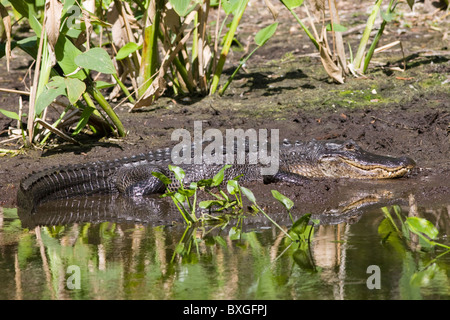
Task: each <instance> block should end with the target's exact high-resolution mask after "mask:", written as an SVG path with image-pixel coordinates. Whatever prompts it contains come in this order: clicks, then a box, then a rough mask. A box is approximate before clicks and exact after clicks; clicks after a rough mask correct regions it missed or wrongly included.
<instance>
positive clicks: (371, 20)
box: [353, 0, 383, 70]
mask: <svg viewBox="0 0 450 320" xmlns="http://www.w3.org/2000/svg"><path fill="white" fill-rule="evenodd" d="M381 2H383V0H377V2H376V3H375V5H374V7H373V9H372V13H371V14H370V16H369V19H367V24H366V28H365V29H364V33H363V35H362V38H361V42H360V43H359V47H358V51H357V52H356V56H355V60H354V63H353V66H354V68H355V69H356V70H357V69H359V68H360V67H361V62H362V59H363V57H364V51H365V49H366V45H367V42H368V41H369V37H370V32H371V31H372V29H373V25H374V23H375V19H376V18H377V15H378V11H380V6H381Z"/></svg>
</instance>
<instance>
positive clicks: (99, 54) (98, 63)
mask: <svg viewBox="0 0 450 320" xmlns="http://www.w3.org/2000/svg"><path fill="white" fill-rule="evenodd" d="M75 63H76V64H77V65H78V66H79V67H81V68H85V69H89V70H95V71H98V72H101V73H106V74H114V73H116V68H114V64H113V62H112V60H111V58H110V57H109V55H108V52H106V50H104V49H102V48H92V49H91V50H89V51H86V52H84V53H82V54H80V55H78V56H77V57H76V58H75Z"/></svg>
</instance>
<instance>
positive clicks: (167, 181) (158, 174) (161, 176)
mask: <svg viewBox="0 0 450 320" xmlns="http://www.w3.org/2000/svg"><path fill="white" fill-rule="evenodd" d="M152 175H153V176H154V177H156V178H158V179H159V180H161V181H162V183H164V184H165V185H166V186H167V185H169V184H171V183H172V180H170V179H169V178H168V177H167V176H166V175H165V174H163V173H161V172H158V171H154V172H152Z"/></svg>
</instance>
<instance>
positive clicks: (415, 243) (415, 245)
mask: <svg viewBox="0 0 450 320" xmlns="http://www.w3.org/2000/svg"><path fill="white" fill-rule="evenodd" d="M381 210H382V212H383V214H384V216H385V219H384V220H383V221H381V223H380V225H379V226H378V233H379V235H380V236H381V238H382V240H381V242H382V243H383V244H387V243H389V244H390V245H392V246H393V247H394V248H395V249H396V250H397V251H399V252H402V253H404V251H405V250H404V247H406V248H408V249H409V250H411V251H413V252H421V251H425V252H432V251H434V250H435V249H436V248H440V249H443V250H444V251H443V252H442V253H439V254H438V255H437V256H435V257H434V258H433V259H431V260H429V261H427V262H426V263H425V265H424V266H422V267H421V268H420V270H418V271H416V272H414V273H413V274H412V275H411V278H410V283H411V284H412V285H415V286H421V285H424V284H426V283H427V282H428V281H429V279H431V278H433V276H434V274H435V273H436V272H437V270H438V266H437V264H436V262H437V261H438V260H439V259H440V258H442V257H443V256H444V255H446V254H448V253H450V246H447V245H445V244H442V243H439V242H436V241H435V239H436V238H437V236H438V234H439V231H438V230H437V229H436V227H435V226H434V225H433V224H432V223H431V222H430V221H428V220H427V219H424V218H421V217H418V216H410V217H403V215H402V211H401V208H400V207H399V206H396V205H394V206H392V210H393V211H394V214H395V216H393V215H392V214H391V210H390V209H389V208H387V207H383V208H382V209H381Z"/></svg>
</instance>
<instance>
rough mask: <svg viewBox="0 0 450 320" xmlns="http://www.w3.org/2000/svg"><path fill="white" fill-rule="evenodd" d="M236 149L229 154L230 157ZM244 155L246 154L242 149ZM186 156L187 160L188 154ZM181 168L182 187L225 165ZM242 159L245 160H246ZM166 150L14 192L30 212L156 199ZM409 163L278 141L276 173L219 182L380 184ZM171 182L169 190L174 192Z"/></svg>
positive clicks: (247, 171) (28, 182)
mask: <svg viewBox="0 0 450 320" xmlns="http://www.w3.org/2000/svg"><path fill="white" fill-rule="evenodd" d="M236 150H237V149H235V152H236ZM247 151H248V149H247ZM194 152H195V151H194V149H193V150H192V155H193V154H194ZM223 153H224V155H223V157H224V161H223V163H221V164H205V163H202V164H188V165H186V164H182V165H179V166H180V167H182V168H183V169H184V171H185V172H186V176H185V179H184V183H185V184H189V183H191V182H193V181H198V180H201V179H207V178H212V177H213V176H214V175H215V174H216V173H217V172H218V171H219V170H220V169H221V168H222V167H223V166H224V164H225V151H224V152H223ZM246 155H247V156H248V154H246ZM169 164H172V161H171V149H169V148H166V149H164V150H157V151H152V152H149V153H147V154H141V155H137V156H133V157H130V158H123V159H120V160H112V161H103V162H95V163H88V164H81V165H79V164H78V165H68V166H59V167H53V168H50V169H46V170H43V171H40V172H37V173H33V174H31V175H30V176H28V177H27V178H25V179H24V180H23V181H22V182H21V184H20V189H19V192H18V204H19V206H21V207H26V208H35V207H36V206H37V205H38V204H40V203H42V202H45V201H47V200H50V199H60V198H69V197H73V196H77V195H90V194H96V193H117V192H118V193H121V194H124V195H129V196H141V195H146V194H153V193H161V192H164V190H165V185H164V184H163V183H162V182H161V181H160V180H159V179H157V178H156V177H154V176H153V175H152V172H155V171H156V172H161V173H163V174H165V175H166V176H168V177H169V178H171V180H172V181H176V179H175V178H174V176H173V174H172V173H171V172H170V171H169V170H168V165H169ZM414 165H415V163H414V161H413V160H411V159H409V158H406V157H400V158H393V157H387V156H379V155H375V154H373V153H369V152H367V151H364V150H362V149H361V148H360V147H359V146H358V145H356V144H355V143H354V142H353V141H351V140H348V141H336V140H328V141H311V142H300V141H296V142H295V143H290V142H288V141H286V140H285V141H284V142H283V144H282V145H281V146H280V151H279V170H278V172H277V173H276V174H274V175H271V176H262V175H261V168H262V166H261V165H259V164H248V163H246V164H238V163H236V160H235V163H233V166H232V167H231V168H230V169H228V170H226V171H225V178H224V180H225V181H226V180H229V179H232V178H235V177H237V176H239V175H242V177H241V178H240V181H244V182H245V181H257V180H259V181H263V180H264V181H266V182H272V181H287V182H292V183H295V184H301V183H303V182H304V181H305V180H306V179H305V178H326V177H332V178H356V179H383V178H396V177H401V176H403V175H405V174H406V173H407V172H409V171H410V169H411V168H412V167H414ZM176 187H177V184H176V182H174V183H173V184H172V185H169V188H172V189H173V188H176Z"/></svg>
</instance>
